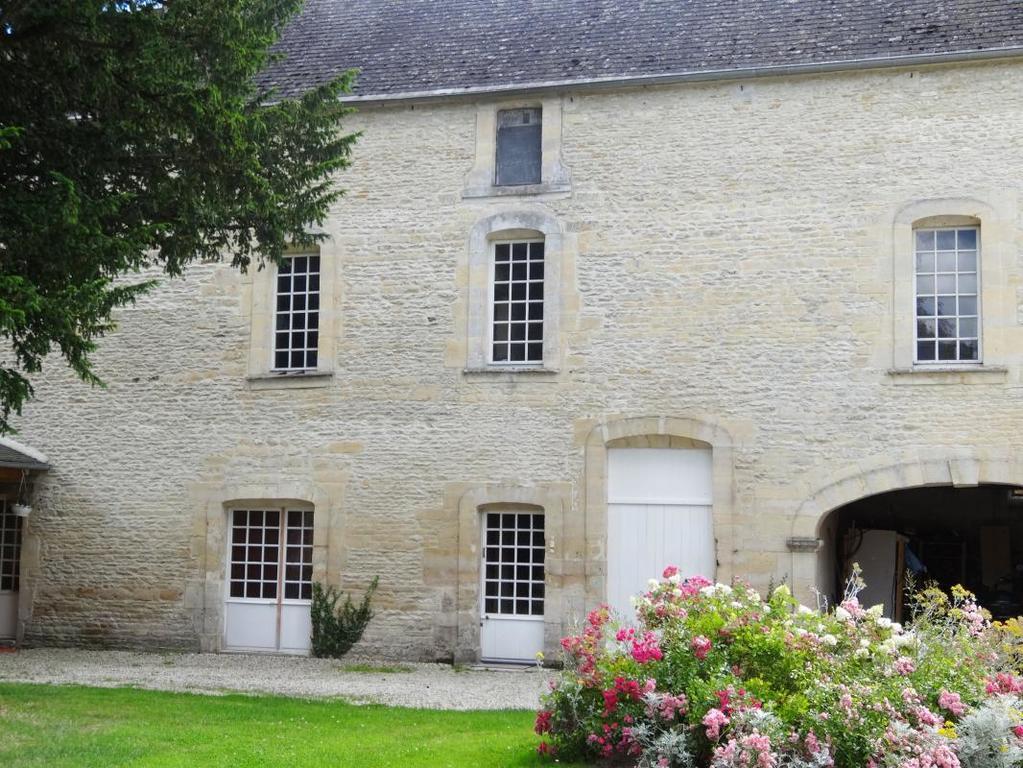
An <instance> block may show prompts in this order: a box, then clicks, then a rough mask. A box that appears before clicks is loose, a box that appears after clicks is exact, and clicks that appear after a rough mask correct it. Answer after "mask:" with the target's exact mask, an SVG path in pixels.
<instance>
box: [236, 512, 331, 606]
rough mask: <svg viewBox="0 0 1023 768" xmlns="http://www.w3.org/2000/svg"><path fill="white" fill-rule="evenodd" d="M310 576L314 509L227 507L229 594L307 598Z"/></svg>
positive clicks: (253, 597)
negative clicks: (228, 522) (229, 517)
mask: <svg viewBox="0 0 1023 768" xmlns="http://www.w3.org/2000/svg"><path fill="white" fill-rule="evenodd" d="M312 579H313V512H312V510H307V509H235V510H232V511H231V556H230V563H229V574H228V595H229V596H230V597H231V598H236V599H241V598H244V599H250V600H253V599H255V600H277V601H279V600H281V599H282V598H283V599H284V600H310V599H312Z"/></svg>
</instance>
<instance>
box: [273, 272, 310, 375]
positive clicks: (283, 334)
mask: <svg viewBox="0 0 1023 768" xmlns="http://www.w3.org/2000/svg"><path fill="white" fill-rule="evenodd" d="M276 302H277V303H276V307H275V312H274V348H273V367H274V370H275V371H306V370H312V369H315V368H316V364H317V349H318V347H319V343H320V257H319V256H314V255H306V256H289V257H287V258H285V259H284V261H283V262H282V263H281V265H280V267H279V268H278V270H277V292H276Z"/></svg>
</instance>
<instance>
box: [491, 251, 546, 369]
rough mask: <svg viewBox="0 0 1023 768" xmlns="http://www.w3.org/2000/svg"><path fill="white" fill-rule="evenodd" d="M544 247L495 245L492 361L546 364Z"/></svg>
mask: <svg viewBox="0 0 1023 768" xmlns="http://www.w3.org/2000/svg"><path fill="white" fill-rule="evenodd" d="M543 256H544V244H543V241H542V240H532V241H525V242H514V243H511V242H509V243H495V244H494V279H493V303H492V312H491V360H492V362H495V363H542V362H543V306H544V296H543V285H544V258H543Z"/></svg>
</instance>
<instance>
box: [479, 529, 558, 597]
mask: <svg viewBox="0 0 1023 768" xmlns="http://www.w3.org/2000/svg"><path fill="white" fill-rule="evenodd" d="M484 517H485V518H486V519H485V521H484V534H483V535H484V547H483V611H484V613H486V614H492V615H500V616H543V601H544V554H545V552H546V549H545V544H544V516H543V515H542V514H530V513H524V512H487V513H486V514H485V515H484Z"/></svg>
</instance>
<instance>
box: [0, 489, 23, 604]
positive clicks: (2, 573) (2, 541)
mask: <svg viewBox="0 0 1023 768" xmlns="http://www.w3.org/2000/svg"><path fill="white" fill-rule="evenodd" d="M0 505H2V506H0V592H17V591H18V576H19V563H20V561H21V521H22V518H20V517H18V516H17V515H15V514H14V513H13V512H11V509H10V505H9V504H8V503H7V502H6V501H2V502H0Z"/></svg>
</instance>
